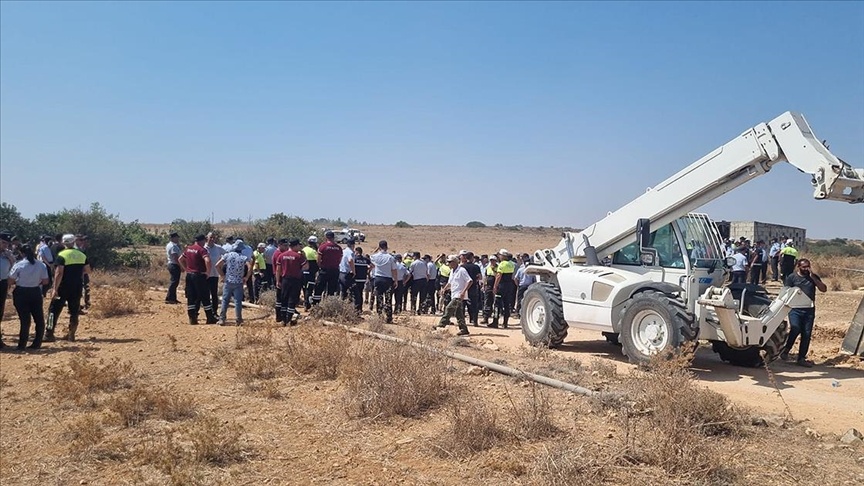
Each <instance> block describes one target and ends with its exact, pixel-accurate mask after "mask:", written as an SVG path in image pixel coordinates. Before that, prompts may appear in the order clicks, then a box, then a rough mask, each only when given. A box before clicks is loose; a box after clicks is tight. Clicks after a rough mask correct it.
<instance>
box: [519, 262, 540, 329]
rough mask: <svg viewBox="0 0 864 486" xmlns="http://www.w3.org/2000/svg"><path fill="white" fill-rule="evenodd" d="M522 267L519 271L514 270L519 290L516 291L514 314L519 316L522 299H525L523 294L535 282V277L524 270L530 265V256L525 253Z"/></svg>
mask: <svg viewBox="0 0 864 486" xmlns="http://www.w3.org/2000/svg"><path fill="white" fill-rule="evenodd" d="M521 259H522V266H520V267H519V270H516V277H515V278H516V282H517V283H518V284H519V288H518V289H517V290H516V313H517V314H519V313H520V312H522V298H523V297H525V292H526V291H527V290H528V287H530V286H531V284H533V283H534V282H536V281H537V277H535V276H534V275H531V274H529V273H527V272H526V271H525V270H526V269H527V267H528V264H529V263H531V256H530V255H528V254H527V253H523V254H522V257H521Z"/></svg>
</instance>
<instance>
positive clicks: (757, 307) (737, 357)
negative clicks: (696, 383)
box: [711, 292, 789, 368]
mask: <svg viewBox="0 0 864 486" xmlns="http://www.w3.org/2000/svg"><path fill="white" fill-rule="evenodd" d="M735 294H736V292H733V294H732V295H733V296H734V297H735V298H737V299H740V298H741V294H740V292H738V293H737V294H738V295H737V296H736V295H735ZM744 299H745V301H744V314H746V315H748V316H750V317H759V316H761V315H762V313H763V312H765V310H767V309H768V306H770V305H771V298H770V297H768V296H767V294H762V293H753V294H744ZM787 336H789V326H788V325H787V324H786V321H783V323H782V324H780V327H778V328H777V330H776V331H774V334H772V335H771V337H770V338H768V341H767V342H766V343H765V345H764V346H761V347H760V346H746V347H743V348H734V347H732V346H730V345H729V344H728V343H726V342H724V341H711V347H712V349H713V350H714V352H715V353H717V354H719V355H720V359H721V360H723V361H725V362H727V363H729V364H732V365H735V366H743V367H745V368H756V367H759V366H762V365H763V364H765V363H766V362H768V363H772V362H773V361H775V360H776V359H777V358H779V357H780V353H781V352H783V347H784V346H785V345H786V338H787Z"/></svg>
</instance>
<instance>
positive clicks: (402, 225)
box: [395, 220, 413, 228]
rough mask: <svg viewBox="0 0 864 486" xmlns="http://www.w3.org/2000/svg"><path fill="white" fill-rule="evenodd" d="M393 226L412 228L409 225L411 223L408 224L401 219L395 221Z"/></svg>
mask: <svg viewBox="0 0 864 486" xmlns="http://www.w3.org/2000/svg"><path fill="white" fill-rule="evenodd" d="M395 226H396V227H397V228H413V226H411V225H410V224H408V223H407V222H405V221H401V220H400V221H396V224H395Z"/></svg>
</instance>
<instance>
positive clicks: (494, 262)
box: [483, 255, 498, 325]
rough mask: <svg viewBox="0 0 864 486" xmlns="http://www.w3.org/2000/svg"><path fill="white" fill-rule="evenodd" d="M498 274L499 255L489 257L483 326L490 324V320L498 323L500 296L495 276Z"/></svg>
mask: <svg viewBox="0 0 864 486" xmlns="http://www.w3.org/2000/svg"><path fill="white" fill-rule="evenodd" d="M497 273H498V255H491V256H490V257H489V264H488V265H486V269H485V270H483V278H484V279H485V280H484V285H483V324H487V325H488V324H489V318H493V320H495V321H496V322H497V321H498V296H497V295H496V294H495V292H494V291H493V289H494V288H495V275H496V274H497Z"/></svg>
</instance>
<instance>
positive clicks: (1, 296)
mask: <svg viewBox="0 0 864 486" xmlns="http://www.w3.org/2000/svg"><path fill="white" fill-rule="evenodd" d="M11 244H12V235H10V234H8V233H0V321H2V320H3V312H4V311H5V309H6V296H7V295H8V293H9V271H10V270H11V269H12V267H13V266H14V265H15V256H14V255H13V254H12V250H10V249H9V247H10V245H11ZM4 346H5V344H3V340H2V339H0V348H2V347H4Z"/></svg>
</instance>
